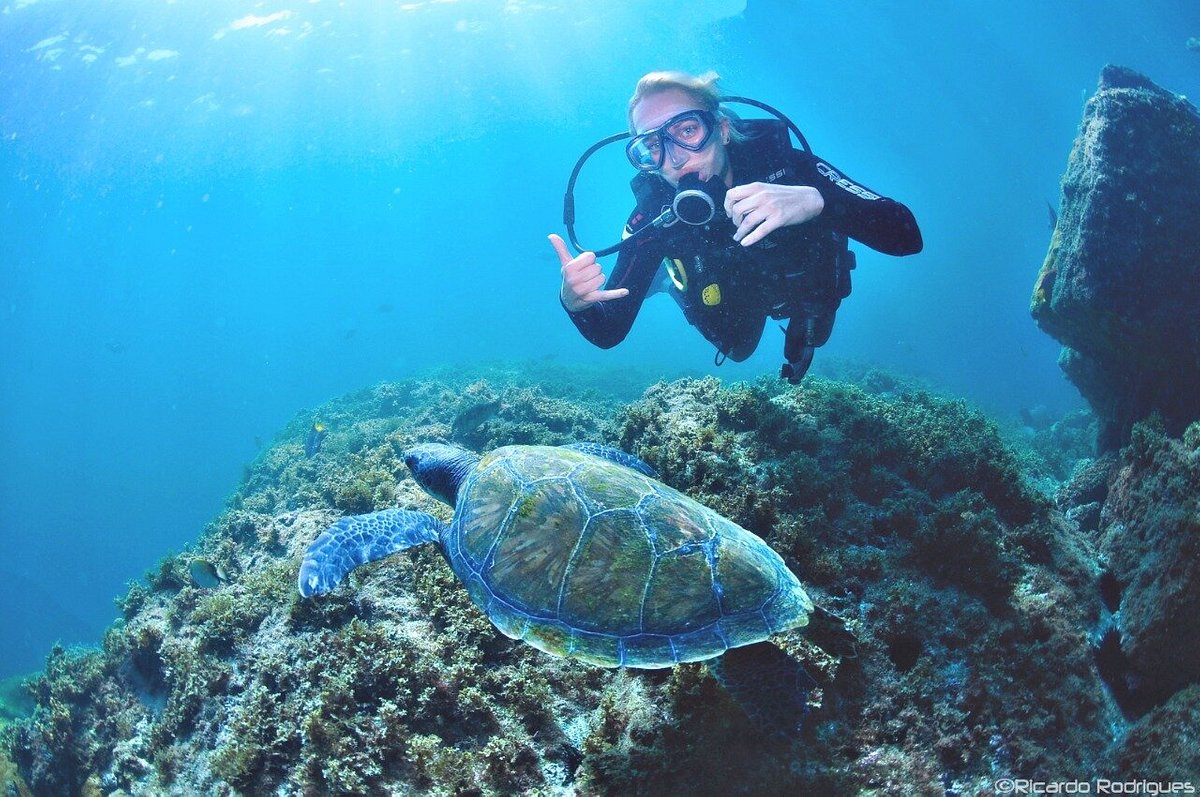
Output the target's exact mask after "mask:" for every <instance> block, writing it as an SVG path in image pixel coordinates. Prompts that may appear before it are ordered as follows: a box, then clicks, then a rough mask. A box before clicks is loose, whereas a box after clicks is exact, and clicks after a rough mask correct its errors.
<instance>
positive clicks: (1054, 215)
mask: <svg viewBox="0 0 1200 797" xmlns="http://www.w3.org/2000/svg"><path fill="white" fill-rule="evenodd" d="M1046 210H1047V211H1048V212H1049V214H1050V232H1054V230H1055V229H1056V228H1057V227H1058V211H1057V210H1055V209H1054V205H1051V204H1050V203H1049V202H1047V203H1046Z"/></svg>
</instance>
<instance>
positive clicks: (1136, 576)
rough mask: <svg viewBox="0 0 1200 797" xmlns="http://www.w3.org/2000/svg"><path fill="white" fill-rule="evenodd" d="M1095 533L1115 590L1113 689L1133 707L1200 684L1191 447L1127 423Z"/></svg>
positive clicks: (1199, 525)
mask: <svg viewBox="0 0 1200 797" xmlns="http://www.w3.org/2000/svg"><path fill="white" fill-rule="evenodd" d="M1192 428H1197V426H1196V425H1193V427H1192ZM1196 437H1197V436H1196V435H1188V440H1189V441H1191V442H1193V443H1195V442H1197V440H1196ZM1100 534H1101V550H1102V553H1103V554H1104V556H1105V558H1106V559H1107V561H1108V567H1109V572H1110V573H1111V574H1112V577H1113V578H1114V579H1115V586H1116V589H1117V590H1118V591H1119V614H1118V623H1117V631H1118V632H1119V634H1120V637H1119V641H1120V651H1121V653H1122V654H1123V659H1124V661H1123V664H1124V665H1125V669H1124V671H1123V672H1119V673H1118V675H1119V677H1120V678H1121V681H1120V683H1119V689H1121V690H1125V691H1126V692H1127V697H1126V707H1127V708H1128V709H1129V710H1131V711H1133V712H1134V713H1141V712H1144V711H1146V710H1147V709H1149V708H1150V707H1152V706H1155V705H1157V704H1159V703H1162V702H1163V701H1164V700H1166V699H1167V698H1168V697H1170V696H1171V695H1172V694H1173V693H1174V692H1176V691H1177V690H1179V689H1182V688H1183V687H1185V686H1187V685H1188V684H1192V683H1200V447H1197V446H1196V445H1189V444H1188V443H1185V442H1184V441H1182V440H1179V439H1175V438H1170V437H1166V436H1164V435H1163V434H1161V432H1157V431H1156V430H1154V428H1153V427H1152V426H1151V425H1149V424H1139V425H1138V426H1136V427H1134V434H1133V441H1132V442H1131V444H1130V445H1129V446H1128V447H1127V448H1126V449H1125V450H1124V451H1123V452H1122V460H1121V467H1120V470H1119V471H1118V472H1117V474H1116V476H1115V477H1114V479H1113V481H1112V485H1111V487H1110V488H1109V495H1108V500H1107V501H1106V502H1105V504H1104V510H1103V515H1102V525H1101V530H1100Z"/></svg>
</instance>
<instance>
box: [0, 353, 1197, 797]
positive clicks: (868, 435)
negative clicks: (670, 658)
mask: <svg viewBox="0 0 1200 797" xmlns="http://www.w3.org/2000/svg"><path fill="white" fill-rule="evenodd" d="M541 378H542V379H543V381H544V384H543V383H542V382H539V383H532V382H530V381H529V380H528V379H522V378H521V371H520V370H518V369H509V370H505V369H496V370H489V371H480V372H476V373H470V374H459V373H454V374H441V375H431V376H426V377H423V378H420V379H413V380H408V381H405V382H398V383H395V384H388V385H380V386H377V387H375V388H372V389H371V390H368V391H363V392H361V393H359V394H356V395H354V396H350V397H347V398H344V399H339V400H337V401H334V402H330V403H329V404H328V405H326V406H323V407H320V408H317V410H316V411H307V412H304V413H301V414H300V415H299V416H297V418H296V420H295V421H294V422H293V423H292V424H290V425H289V426H288V427H287V429H285V431H284V432H283V433H282V434H281V436H280V437H279V439H278V440H277V441H276V442H275V443H274V444H273V445H272V446H271V447H270V448H269V449H267V450H265V451H264V452H263V453H262V455H261V456H260V457H259V459H258V460H257V461H256V462H255V463H254V464H253V465H252V466H251V467H250V468H249V470H248V473H247V478H246V481H245V483H244V484H243V485H242V487H241V488H240V489H239V490H238V491H237V493H236V494H235V495H234V496H233V497H232V498H231V499H230V502H229V506H228V508H227V509H226V511H225V512H224V513H222V515H221V516H220V517H219V518H217V519H216V520H215V521H214V522H213V523H212V524H211V525H210V526H209V527H208V529H207V530H206V531H205V533H204V535H203V536H202V537H201V538H200V539H199V540H198V541H197V543H196V545H195V546H194V549H193V550H190V551H187V552H184V553H183V554H180V555H179V556H175V557H171V558H168V559H167V560H165V561H164V562H163V564H162V565H161V566H159V567H158V568H155V569H154V570H152V571H151V572H150V573H148V574H147V577H146V578H145V579H144V580H143V581H141V582H139V583H138V584H136V585H133V586H131V588H130V591H129V595H127V596H126V597H125V598H124V599H123V600H122V601H121V602H120V606H121V612H122V615H123V619H122V620H121V621H119V622H118V623H116V624H114V626H113V627H112V628H111V629H110V630H109V632H108V633H107V634H106V636H105V639H104V643H103V646H102V647H101V648H100V649H98V650H92V651H82V652H75V651H56V652H55V653H54V655H52V657H51V659H50V661H49V664H48V667H47V670H46V672H45V673H43V674H42V675H41V676H40V677H39V678H38V679H37V680H36V681H35V685H34V689H33V695H34V697H35V700H36V704H37V705H36V709H35V711H34V713H33V715H32V717H30V718H28V719H24V720H17V721H16V722H15V724H14V725H12V726H11V727H10V728H8V729H7V730H6V731H4V735H3V742H4V748H5V749H7V750H8V752H9V754H10V756H11V758H12V759H13V760H14V762H15V763H16V765H17V766H18V768H19V770H20V774H21V776H22V777H23V778H24V779H25V781H26V782H27V783H28V785H29V788H31V789H32V790H33V791H34V792H35V793H47V794H48V793H71V792H79V791H82V790H84V789H85V787H86V788H88V789H91V788H95V789H98V790H100V791H102V792H105V793H112V792H117V791H121V790H123V791H125V792H128V793H189V794H190V793H195V794H221V795H224V794H262V793H289V794H290V793H316V794H327V793H328V794H362V793H398V794H439V795H440V794H483V795H508V794H535V795H536V794H545V795H550V794H580V795H601V794H603V795H607V794H612V795H623V794H655V795H659V794H662V795H673V794H688V795H704V794H714V795H715V794H722V795H723V794H739V793H741V794H755V795H758V794H764V795H770V794H817V793H820V794H833V795H837V794H860V793H874V794H945V793H947V791H950V792H953V793H956V794H986V793H990V790H991V788H992V787H991V784H992V782H993V779H994V778H997V777H1004V776H1021V777H1035V778H1039V779H1045V780H1053V779H1064V778H1067V779H1075V778H1079V777H1086V776H1087V775H1088V773H1101V772H1106V771H1107V770H1111V761H1112V758H1111V755H1110V743H1111V741H1112V735H1113V731H1114V729H1117V730H1120V729H1122V728H1123V727H1124V720H1123V718H1122V716H1121V714H1120V712H1119V711H1118V710H1117V708H1116V706H1115V705H1114V703H1113V701H1112V699H1111V697H1110V692H1109V689H1108V687H1107V686H1106V685H1105V684H1104V683H1103V681H1102V680H1101V678H1100V676H1099V670H1098V668H1097V664H1096V659H1095V656H1094V654H1093V649H1092V640H1093V638H1094V637H1095V636H1096V635H1097V634H1099V633H1100V631H1101V629H1102V628H1104V627H1105V626H1104V623H1105V622H1106V620H1107V618H1108V617H1109V613H1108V610H1107V609H1106V608H1105V605H1104V603H1103V601H1102V599H1101V590H1100V587H1099V583H1098V577H1099V575H1100V572H1101V565H1100V561H1101V560H1100V556H1099V554H1098V552H1097V551H1096V550H1095V547H1094V545H1093V541H1092V540H1091V539H1090V538H1089V537H1088V535H1087V534H1086V533H1084V532H1082V531H1081V530H1080V528H1079V527H1078V526H1077V525H1075V524H1072V523H1070V522H1069V521H1067V520H1066V519H1065V518H1064V516H1063V514H1062V513H1061V512H1060V511H1059V510H1058V509H1056V508H1055V507H1054V505H1053V504H1052V502H1051V501H1050V499H1049V498H1048V497H1046V496H1045V495H1043V494H1042V492H1040V491H1039V490H1038V489H1035V488H1034V486H1032V484H1031V483H1029V482H1028V481H1027V480H1026V479H1025V478H1024V476H1023V473H1022V469H1021V468H1022V464H1021V463H1022V462H1024V461H1025V459H1023V456H1018V455H1017V454H1016V453H1014V452H1013V451H1012V450H1010V449H1009V448H1008V447H1007V446H1006V445H1005V443H1004V442H1003V439H1002V438H1001V436H1000V434H999V433H998V431H997V429H996V427H995V426H994V425H993V424H992V423H991V422H990V421H989V420H988V419H986V418H985V417H983V416H982V415H981V414H979V413H978V412H977V411H975V410H973V409H971V408H970V407H968V406H967V405H966V404H964V403H962V402H957V401H951V400H947V399H943V398H939V397H937V396H934V395H932V394H930V393H928V392H925V391H922V390H918V389H912V388H911V387H909V386H906V385H904V384H903V383H900V382H898V381H895V380H891V379H887V378H883V377H880V376H879V375H876V376H875V377H873V378H872V379H870V380H864V381H863V384H862V385H861V386H856V385H852V384H848V383H844V382H832V381H824V380H817V379H812V380H811V381H806V382H805V384H804V385H803V386H801V387H796V388H793V387H788V386H783V385H781V384H780V383H778V382H776V381H775V380H767V381H764V382H761V383H757V384H753V385H734V386H726V385H723V384H721V383H720V382H718V381H717V380H714V379H703V380H680V381H675V382H663V383H659V384H656V385H654V386H652V387H651V388H649V389H648V390H646V391H645V392H644V393H641V394H639V396H640V397H635V396H630V395H629V394H628V393H624V392H620V391H618V392H617V393H605V392H604V390H603V385H604V380H603V379H602V378H598V379H591V378H587V375H586V374H585V375H580V374H577V373H574V372H572V373H571V374H567V373H565V372H562V371H555V370H554V369H553V368H550V367H545V368H543V369H542V370H541ZM584 379H586V382H585V381H584ZM617 381H618V380H616V379H614V380H612V382H613V383H614V384H615V383H616V382H617ZM624 384H626V385H627V384H628V382H625V383H624ZM490 402H498V403H496V404H494V405H491V404H490ZM481 405H484V406H486V407H487V409H486V411H473V410H471V409H470V408H471V407H476V406H481ZM464 412H470V413H472V414H471V415H470V417H468V418H466V420H462V419H463V413H464ZM314 415H318V416H319V417H320V418H321V421H322V423H323V424H324V425H325V426H326V427H327V429H328V434H327V437H326V438H325V440H324V441H323V444H322V446H321V447H320V449H319V451H317V452H315V453H314V454H312V455H311V456H310V455H309V454H306V453H305V450H304V442H305V437H306V435H307V433H308V430H309V429H310V428H311V425H312V422H313V417H314ZM456 419H457V421H458V422H457V424H456ZM438 437H442V438H446V439H449V438H451V437H457V438H458V439H460V440H462V439H469V440H471V441H472V445H475V444H476V443H477V444H478V445H479V446H480V448H484V447H491V446H496V445H502V444H506V443H510V442H542V443H552V444H561V443H566V442H573V441H578V440H579V439H580V438H590V439H593V440H596V441H598V442H604V443H608V444H610V445H615V446H619V447H621V448H624V449H626V450H628V451H631V452H632V453H635V454H637V455H638V456H640V457H641V458H642V459H644V460H646V461H647V462H649V463H650V464H651V465H653V466H655V467H656V468H657V469H658V471H659V473H660V474H661V477H662V479H663V481H665V482H667V483H668V484H670V485H672V486H673V487H676V488H678V489H680V490H682V491H684V492H685V493H687V494H688V495H690V496H692V497H693V498H695V499H697V500H699V501H701V502H703V503H706V504H708V505H709V506H711V507H712V508H713V509H715V510H717V511H718V512H721V513H722V514H724V515H727V516H728V517H731V518H733V519H734V520H736V521H737V522H738V523H740V524H741V525H743V526H745V527H746V528H748V529H750V530H751V531H754V532H755V533H756V534H758V535H759V536H761V537H763V538H764V539H765V540H766V541H767V542H768V543H770V544H771V545H772V547H773V548H774V549H775V550H776V551H777V552H778V553H779V554H780V555H781V556H782V557H783V558H784V560H785V561H786V563H787V565H788V567H789V568H790V569H792V570H793V571H794V572H795V573H797V574H798V575H799V576H800V578H801V580H802V581H803V582H804V583H805V588H806V589H807V590H809V592H810V594H811V595H812V596H813V598H814V600H815V601H816V602H817V603H818V604H819V605H820V606H821V607H822V608H823V610H824V611H823V612H822V613H819V615H818V616H814V618H813V619H814V622H813V623H812V624H811V626H810V628H809V629H807V630H806V631H805V632H804V633H788V634H785V635H782V636H780V637H778V638H777V639H776V640H775V641H776V643H777V644H778V645H779V646H780V647H781V649H783V650H784V651H785V652H786V653H787V654H788V655H789V656H791V657H793V658H794V659H796V660H797V661H798V662H799V663H801V664H802V665H803V666H804V667H805V668H806V669H807V670H808V671H809V672H810V673H811V674H812V675H813V677H814V678H815V679H816V681H817V687H816V688H815V689H814V690H813V691H812V693H811V698H810V706H809V713H808V716H807V717H806V720H805V723H804V728H803V730H802V732H801V733H800V734H799V736H798V737H796V738H792V739H780V738H775V737H770V736H767V735H764V734H762V733H761V732H760V729H759V728H757V727H756V726H755V724H754V723H753V722H752V721H751V720H750V719H749V718H748V717H747V716H745V715H744V714H742V713H741V711H740V710H739V708H738V706H737V705H736V704H735V703H734V702H733V701H732V700H731V699H730V698H729V697H728V696H727V695H726V694H725V693H724V692H722V691H721V690H720V689H719V688H718V687H717V685H716V682H715V680H714V679H713V677H712V676H711V675H710V674H709V672H708V671H707V669H706V668H705V667H704V666H703V665H702V664H692V665H683V666H678V667H675V668H673V669H670V670H664V671H653V672H649V673H634V672H628V671H622V670H609V669H602V668H597V667H592V666H588V665H585V664H580V663H575V662H572V661H571V660H568V659H562V658H555V657H551V656H547V655H545V654H543V653H540V652H538V651H537V650H534V649H532V648H530V647H528V646H526V645H522V644H518V643H515V642H513V641H512V640H509V639H507V638H505V637H503V636H501V635H500V634H498V633H497V632H496V630H495V629H494V628H493V627H492V625H491V624H490V623H489V622H488V621H487V619H486V617H484V616H483V614H482V613H480V612H479V611H478V610H477V609H476V608H475V607H474V606H473V604H472V603H471V601H470V599H469V597H468V595H467V592H466V590H464V589H463V588H462V585H461V583H460V582H459V580H458V579H457V578H456V577H455V576H454V575H453V573H452V572H451V571H450V569H449V567H448V566H447V565H446V563H445V561H444V560H443V559H442V558H441V557H440V556H439V555H438V553H437V552H436V551H435V550H433V549H432V548H425V549H417V550H413V551H410V552H408V553H406V554H405V555H403V556H399V557H392V558H390V559H387V560H384V561H380V562H377V563H374V564H372V565H369V566H366V567H363V568H360V569H359V570H356V571H355V573H354V574H353V575H352V576H350V578H349V581H350V582H351V584H350V585H349V588H345V589H338V590H335V591H333V592H332V593H330V594H329V595H327V596H324V597H323V598H322V599H321V600H319V601H315V600H309V601H300V600H299V599H298V596H297V594H296V588H295V583H296V572H297V568H298V567H299V562H300V557H301V554H302V552H303V550H304V548H305V547H306V546H307V545H308V544H309V543H310V542H312V540H313V539H314V538H315V537H316V536H317V535H318V534H319V533H320V532H321V530H323V529H324V528H325V527H327V526H328V525H329V524H330V523H331V522H332V521H333V520H335V519H336V518H337V517H339V516H340V515H342V514H344V513H346V512H348V511H357V507H358V505H359V504H362V505H364V506H366V507H367V508H369V509H378V508H382V507H383V506H387V505H392V506H401V507H406V508H413V509H420V510H422V511H427V512H431V513H434V514H436V515H438V516H439V517H441V518H443V519H448V517H449V509H448V508H447V507H444V506H441V505H440V504H437V503H436V502H435V501H433V500H432V499H430V498H428V497H427V496H426V495H425V494H424V493H423V492H422V491H420V490H419V489H418V488H417V487H416V485H415V484H414V483H413V482H412V480H411V479H410V478H409V475H408V472H407V469H406V468H405V467H404V466H403V463H402V462H401V461H400V452H402V451H404V450H405V449H406V448H408V447H409V446H410V445H411V444H412V443H414V442H416V441H418V440H428V439H434V438H438ZM355 484H361V485H362V486H361V489H358V488H356V490H355V492H354V494H355V495H357V496H359V497H358V498H356V499H355V502H353V503H354V509H351V508H350V507H348V506H346V503H347V502H346V500H345V499H344V498H343V496H344V495H345V494H346V493H345V490H346V486H347V485H355ZM196 557H202V558H203V560H204V561H205V562H206V563H209V564H211V565H212V569H213V572H217V571H218V570H219V572H220V573H223V574H224V576H223V577H222V578H218V579H208V580H205V581H204V583H203V584H202V583H198V582H197V581H196V580H195V579H194V578H192V577H191V576H190V575H189V572H190V570H189V563H191V562H192V561H193V560H194V559H195V558H196ZM1164 716H1166V717H1169V718H1178V717H1179V716H1181V714H1180V713H1179V712H1176V713H1173V714H1169V715H1164ZM1167 721H1175V720H1174V719H1166V720H1164V722H1167ZM1160 730H1161V729H1160ZM1129 760H1130V761H1133V758H1130V759H1129ZM1130 766H1133V765H1132V764H1130Z"/></svg>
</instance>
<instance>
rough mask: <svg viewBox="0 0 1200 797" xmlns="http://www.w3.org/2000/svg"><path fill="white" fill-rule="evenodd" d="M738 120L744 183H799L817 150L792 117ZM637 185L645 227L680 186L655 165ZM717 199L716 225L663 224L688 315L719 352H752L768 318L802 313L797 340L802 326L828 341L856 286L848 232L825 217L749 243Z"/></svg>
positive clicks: (735, 157)
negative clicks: (795, 131) (796, 132)
mask: <svg viewBox="0 0 1200 797" xmlns="http://www.w3.org/2000/svg"><path fill="white" fill-rule="evenodd" d="M736 124H737V126H738V129H739V131H740V132H741V133H742V134H743V135H744V136H745V139H744V140H743V141H740V142H735V143H731V144H730V145H729V157H730V161H731V166H732V169H733V174H734V179H735V181H736V182H737V183H738V184H739V185H743V184H746V183H750V182H756V181H757V182H770V183H779V184H782V185H796V184H798V168H797V167H798V159H799V158H801V157H813V156H812V155H811V154H809V153H804V152H798V151H796V150H795V149H793V148H792V146H791V141H790V140H789V138H788V128H787V125H786V124H784V123H783V122H781V121H778V120H774V119H750V120H742V121H739V122H737V123H736ZM631 187H632V189H633V192H634V196H635V197H636V199H637V208H636V209H635V211H634V213H633V214H632V215H631V216H630V220H629V225H628V226H629V229H630V231H636V229H637V228H638V226H640V225H641V224H645V223H647V221H648V220H649V219H652V218H654V217H655V216H656V215H658V214H659V213H660V212H661V210H662V208H663V206H664V205H669V204H670V203H671V200H672V198H673V196H674V189H673V188H672V187H671V186H670V185H669V184H668V183H667V182H666V181H665V180H663V179H662V177H660V176H659V175H657V174H647V173H641V174H638V175H637V176H636V177H634V179H633V182H632V185H631ZM716 199H717V202H718V212H717V214H716V216H714V218H713V219H712V220H711V221H710V222H709V223H708V224H705V225H702V226H688V225H683V224H678V225H675V226H673V227H670V228H668V229H666V230H662V231H661V232H660V233H659V235H661V238H660V243H659V245H658V246H656V247H653V249H654V250H655V251H657V252H662V253H664V254H665V257H664V258H663V268H664V269H665V270H666V273H667V276H668V277H669V280H670V287H669V288H668V291H669V292H670V294H671V295H672V297H674V299H675V301H676V302H677V303H678V304H679V306H680V308H681V309H682V310H683V313H684V315H685V316H686V318H687V320H688V322H689V323H691V324H692V325H693V326H695V327H696V328H697V329H698V330H699V331H700V333H701V334H703V335H704V337H705V338H706V339H707V340H709V341H710V342H711V343H712V344H713V345H715V346H716V347H717V352H718V354H717V360H718V361H721V360H723V359H724V358H726V357H729V358H731V359H733V360H734V361H741V360H744V359H746V358H747V357H749V356H750V354H752V353H753V352H754V350H755V349H756V348H757V346H758V343H759V340H760V339H761V337H762V332H763V328H764V326H765V324H766V319H767V318H768V317H770V318H773V319H776V320H779V319H785V318H787V319H793V323H792V324H790V325H789V341H788V343H789V344H792V343H793V341H792V340H791V338H792V332H791V329H792V328H793V327H795V328H796V329H798V330H801V332H797V333H796V334H802V335H803V336H804V338H805V339H804V340H803V342H802V345H804V346H809V347H816V346H820V345H823V344H824V343H825V342H826V341H827V340H828V338H829V334H830V332H831V331H832V329H833V319H834V314H835V313H836V311H837V309H838V306H839V305H840V304H841V300H842V299H843V298H845V297H846V296H848V295H849V293H850V269H852V268H853V267H854V259H853V253H852V252H850V251H849V249H848V248H847V239H846V237H845V236H844V235H842V234H840V233H838V232H837V231H835V230H834V229H832V227H831V226H830V225H829V224H828V223H827V222H826V221H825V220H823V219H822V218H821V217H820V216H818V217H817V218H816V219H813V220H812V221H809V222H806V223H805V224H800V225H793V226H788V227H782V228H780V229H778V230H775V231H773V232H772V233H771V234H770V235H768V236H766V237H765V238H764V239H763V240H761V241H759V242H758V243H756V244H754V245H752V246H749V247H745V246H742V245H741V244H740V243H738V242H736V241H734V240H733V234H734V231H735V230H736V225H734V224H733V222H732V221H731V220H730V219H729V218H728V217H727V216H726V215H725V213H724V212H723V210H721V209H720V204H721V203H722V202H723V201H724V197H723V196H722V197H719V198H716ZM648 248H649V247H648ZM796 322H799V323H796Z"/></svg>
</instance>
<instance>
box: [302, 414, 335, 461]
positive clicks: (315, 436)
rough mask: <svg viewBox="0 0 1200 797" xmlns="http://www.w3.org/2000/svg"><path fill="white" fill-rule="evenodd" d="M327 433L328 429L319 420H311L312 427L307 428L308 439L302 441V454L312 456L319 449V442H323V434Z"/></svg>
mask: <svg viewBox="0 0 1200 797" xmlns="http://www.w3.org/2000/svg"><path fill="white" fill-rule="evenodd" d="M327 434H329V429H327V428H326V426H325V424H323V423H321V422H320V421H313V425H312V428H311V429H309V430H308V439H307V440H305V441H304V456H306V457H314V456H316V455H317V452H318V451H320V450H321V443H323V442H325V435H327Z"/></svg>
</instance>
